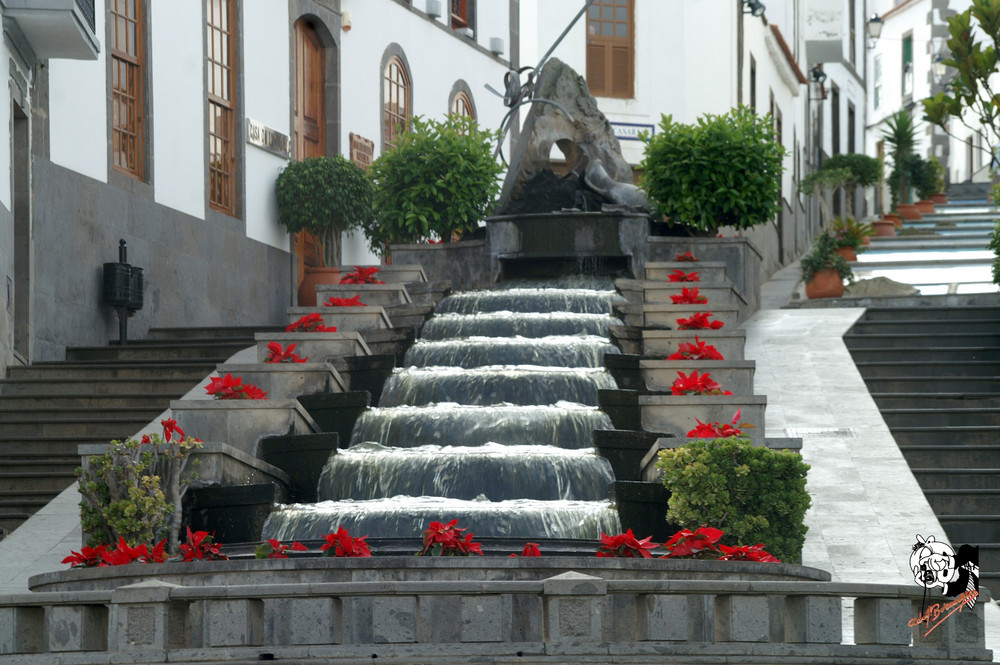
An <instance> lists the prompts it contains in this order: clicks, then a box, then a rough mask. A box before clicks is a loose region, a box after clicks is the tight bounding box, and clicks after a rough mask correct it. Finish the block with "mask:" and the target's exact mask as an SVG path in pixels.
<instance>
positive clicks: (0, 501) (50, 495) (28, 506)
mask: <svg viewBox="0 0 1000 665" xmlns="http://www.w3.org/2000/svg"><path fill="white" fill-rule="evenodd" d="M66 486H67V487H68V486H69V485H68V484H67V485H66ZM63 489H65V487H64V488H63ZM61 491H62V490H59V491H51V490H26V491H22V490H18V491H5V490H0V514H3V513H7V512H12V513H27V514H29V515H30V514H32V513H34V512H35V511H37V510H38V509H39V508H41V507H42V506H44V505H45V504H47V503H48V502H49V501H51V500H52V499H54V498H55V496H56V495H57V494H59V492H61Z"/></svg>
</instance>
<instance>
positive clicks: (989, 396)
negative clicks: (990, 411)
mask: <svg viewBox="0 0 1000 665" xmlns="http://www.w3.org/2000/svg"><path fill="white" fill-rule="evenodd" d="M918 387H919V386H918ZM998 387H1000V386H998ZM871 396H872V399H874V400H875V404H877V405H878V407H879V408H880V409H906V408H921V409H934V408H963V407H974V408H983V407H986V408H1000V393H940V392H926V393H871Z"/></svg>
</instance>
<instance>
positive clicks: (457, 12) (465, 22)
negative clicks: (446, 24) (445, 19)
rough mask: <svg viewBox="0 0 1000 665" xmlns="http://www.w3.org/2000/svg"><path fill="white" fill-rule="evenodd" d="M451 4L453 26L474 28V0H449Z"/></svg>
mask: <svg viewBox="0 0 1000 665" xmlns="http://www.w3.org/2000/svg"><path fill="white" fill-rule="evenodd" d="M449 3H450V4H451V28H452V30H457V29H459V28H469V29H471V28H472V4H473V0H449Z"/></svg>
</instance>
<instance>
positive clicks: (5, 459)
mask: <svg viewBox="0 0 1000 665" xmlns="http://www.w3.org/2000/svg"><path fill="white" fill-rule="evenodd" d="M78 466H80V458H79V456H77V455H62V454H57V453H12V452H7V451H4V450H0V472H12V473H13V472H22V471H40V470H43V469H44V470H46V471H51V472H53V473H73V472H74V471H76V468H77V467H78Z"/></svg>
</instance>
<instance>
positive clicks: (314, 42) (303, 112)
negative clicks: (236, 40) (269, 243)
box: [294, 19, 326, 283]
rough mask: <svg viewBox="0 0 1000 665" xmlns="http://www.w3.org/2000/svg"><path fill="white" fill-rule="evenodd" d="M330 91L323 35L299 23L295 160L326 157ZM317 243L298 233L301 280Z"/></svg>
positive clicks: (314, 261) (312, 261)
mask: <svg viewBox="0 0 1000 665" xmlns="http://www.w3.org/2000/svg"><path fill="white" fill-rule="evenodd" d="M325 91H326V53H325V50H324V49H323V44H322V43H321V42H320V40H319V35H317V34H316V31H315V30H313V28H312V26H311V25H309V23H308V22H307V21H306V20H305V19H300V20H299V21H298V22H296V23H295V127H294V131H295V158H296V159H305V158H307V157H321V156H323V155H325V154H326V115H325V108H324V104H323V99H324V96H325ZM316 250H317V247H316V243H315V241H314V238H313V236H312V235H311V234H310V233H308V232H305V231H302V232H300V233H297V234H296V237H295V256H296V257H297V258H298V261H297V263H298V281H299V282H300V283H301V282H302V278H303V277H305V269H306V267H307V266H308V267H314V266H316V265H318V263H319V261H317V258H316Z"/></svg>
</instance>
